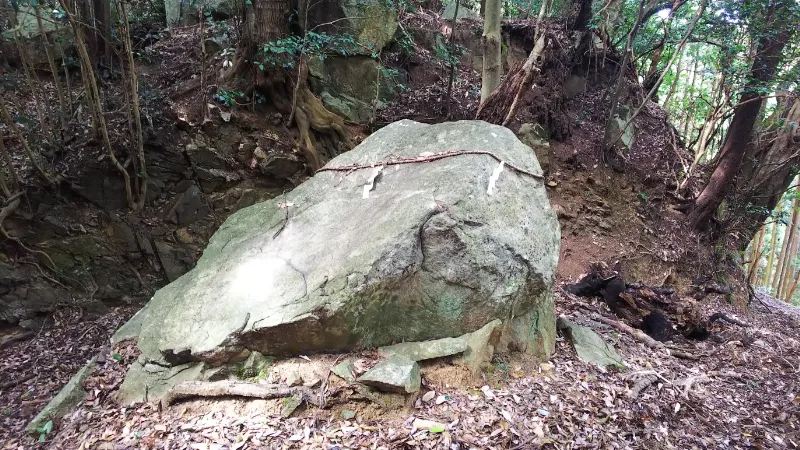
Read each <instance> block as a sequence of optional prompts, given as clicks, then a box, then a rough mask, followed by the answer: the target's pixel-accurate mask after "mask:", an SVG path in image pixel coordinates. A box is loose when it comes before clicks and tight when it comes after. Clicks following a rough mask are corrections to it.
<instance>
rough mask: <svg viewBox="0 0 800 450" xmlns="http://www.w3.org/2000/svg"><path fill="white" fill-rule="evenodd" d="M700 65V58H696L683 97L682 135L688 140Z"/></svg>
mask: <svg viewBox="0 0 800 450" xmlns="http://www.w3.org/2000/svg"><path fill="white" fill-rule="evenodd" d="M699 65H700V58H696V59H695V60H694V67H693V68H692V75H691V77H690V78H689V80H690V81H689V84H688V85H686V91H685V92H684V93H683V97H682V98H681V104H682V105H683V108H682V109H683V112H682V113H681V124H680V128H681V130H682V131H681V136H683V138H684V139H685V140H686V141H687V142H688V141H689V128H690V127H689V124H690V123H692V110H693V109H694V91H695V90H696V89H695V87H694V83H695V82H696V81H697V72H698V71H699V68H698V66H699ZM687 100H688V103H687Z"/></svg>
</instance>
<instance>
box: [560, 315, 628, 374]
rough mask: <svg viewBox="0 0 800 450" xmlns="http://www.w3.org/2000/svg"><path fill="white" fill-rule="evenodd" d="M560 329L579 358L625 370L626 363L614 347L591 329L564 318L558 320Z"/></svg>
mask: <svg viewBox="0 0 800 450" xmlns="http://www.w3.org/2000/svg"><path fill="white" fill-rule="evenodd" d="M558 329H559V330H562V331H563V332H564V334H565V335H566V336H567V338H568V339H569V340H570V342H572V347H573V348H574V349H575V353H577V354H578V358H580V359H582V360H583V361H586V362H588V363H594V364H597V365H598V366H600V367H603V368H605V367H618V368H624V367H625V361H623V360H622V357H621V356H619V354H618V353H617V351H616V350H615V349H614V347H613V346H612V345H609V344H608V343H607V342H606V341H604V340H603V338H601V337H600V336H598V335H597V333H595V332H594V331H592V330H590V329H589V328H586V327H583V326H580V325H577V324H574V323H572V322H570V321H569V320H568V319H566V318H564V317H559V318H558Z"/></svg>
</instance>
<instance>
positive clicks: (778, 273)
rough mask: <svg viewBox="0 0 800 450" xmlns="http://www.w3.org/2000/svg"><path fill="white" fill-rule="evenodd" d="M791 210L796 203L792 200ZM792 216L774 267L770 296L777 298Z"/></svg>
mask: <svg viewBox="0 0 800 450" xmlns="http://www.w3.org/2000/svg"><path fill="white" fill-rule="evenodd" d="M790 205H791V208H792V210H794V207H795V206H796V201H794V200H792V202H791V203H790ZM792 225H793V224H792V215H790V216H789V222H788V223H787V224H786V225H785V226H784V228H783V241H782V242H781V251H780V253H778V263H777V265H776V266H775V275H774V276H773V277H772V289H771V292H772V296H773V297H776V298H777V297H778V286H780V284H781V278H782V277H783V269H784V267H785V264H786V258H787V256H788V254H789V234H790V233H791V232H792Z"/></svg>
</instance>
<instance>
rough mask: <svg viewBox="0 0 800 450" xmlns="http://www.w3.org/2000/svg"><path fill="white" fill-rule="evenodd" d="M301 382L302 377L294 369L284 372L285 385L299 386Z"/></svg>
mask: <svg viewBox="0 0 800 450" xmlns="http://www.w3.org/2000/svg"><path fill="white" fill-rule="evenodd" d="M301 384H303V378H302V377H301V376H300V375H299V374H298V373H297V372H295V371H291V372H289V373H288V374H286V385H287V386H290V387H293V386H300V385H301Z"/></svg>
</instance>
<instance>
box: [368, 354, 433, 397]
mask: <svg viewBox="0 0 800 450" xmlns="http://www.w3.org/2000/svg"><path fill="white" fill-rule="evenodd" d="M358 381H359V383H363V384H366V385H367V386H372V387H374V388H376V389H379V390H381V391H387V392H400V393H407V394H410V393H413V392H417V391H419V388H420V384H421V382H422V380H421V378H420V371H419V364H417V363H416V362H415V361H412V360H410V359H408V358H406V357H405V356H402V355H395V356H392V357H391V358H389V359H385V360H383V361H381V362H379V363H378V364H376V365H375V367H373V368H372V369H370V370H368V371H367V373H365V374H364V375H361V376H360V377H359V378H358Z"/></svg>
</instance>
